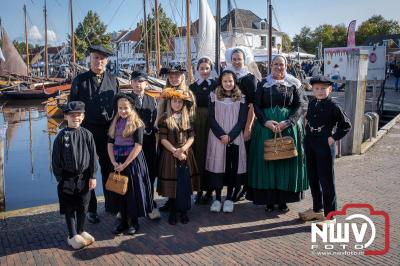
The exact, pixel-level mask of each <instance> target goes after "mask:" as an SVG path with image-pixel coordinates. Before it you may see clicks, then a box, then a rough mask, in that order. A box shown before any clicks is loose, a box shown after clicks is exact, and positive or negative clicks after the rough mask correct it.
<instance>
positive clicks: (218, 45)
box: [215, 0, 221, 75]
mask: <svg viewBox="0 0 400 266" xmlns="http://www.w3.org/2000/svg"><path fill="white" fill-rule="evenodd" d="M215 24H216V25H215V26H216V29H215V68H216V70H217V73H218V75H219V74H220V73H219V72H220V69H221V62H220V53H221V51H220V50H221V43H220V34H221V0H217V14H216V18H215Z"/></svg>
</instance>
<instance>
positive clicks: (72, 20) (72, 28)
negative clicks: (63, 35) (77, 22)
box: [69, 0, 76, 64]
mask: <svg viewBox="0 0 400 266" xmlns="http://www.w3.org/2000/svg"><path fill="white" fill-rule="evenodd" d="M69 8H70V20H71V62H72V63H74V64H75V63H76V57H75V32H74V16H73V13H72V0H69Z"/></svg>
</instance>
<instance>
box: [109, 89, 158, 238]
mask: <svg viewBox="0 0 400 266" xmlns="http://www.w3.org/2000/svg"><path fill="white" fill-rule="evenodd" d="M134 106H135V102H134V100H133V99H132V98H131V97H130V96H128V95H125V94H122V93H120V94H117V95H116V96H115V108H117V110H118V113H117V115H116V116H115V117H114V119H113V121H112V123H111V126H110V129H109V131H108V134H109V140H108V146H107V149H108V156H109V157H110V160H111V163H112V164H113V166H114V171H116V172H120V173H122V174H123V175H126V176H128V190H127V192H126V194H125V195H119V194H116V193H114V192H111V195H110V198H111V204H112V205H114V206H117V207H118V208H119V212H120V214H121V219H120V223H119V224H118V226H117V227H116V228H115V229H114V233H115V234H116V235H119V234H122V233H123V232H125V231H126V232H127V233H128V234H130V235H133V234H135V233H136V232H137V231H138V230H139V219H138V218H139V217H144V216H147V214H148V213H151V212H152V208H153V198H152V194H151V184H150V180H149V172H148V169H147V164H146V160H145V157H144V154H143V150H142V144H143V130H144V124H143V122H142V121H141V120H140V118H139V116H138V114H137V113H136V112H135V110H134Z"/></svg>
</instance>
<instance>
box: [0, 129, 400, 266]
mask: <svg viewBox="0 0 400 266" xmlns="http://www.w3.org/2000/svg"><path fill="white" fill-rule="evenodd" d="M399 173H400V123H399V122H397V124H396V125H395V126H394V127H392V129H390V130H389V132H388V134H386V135H385V136H384V137H383V138H382V139H381V140H380V141H379V142H378V143H377V144H375V145H374V146H373V147H372V148H371V149H370V150H369V151H368V152H367V153H365V154H363V155H359V156H351V157H342V158H340V159H338V160H337V161H336V183H337V192H338V197H339V198H338V203H339V207H342V206H343V205H344V204H347V203H369V204H372V205H373V207H374V208H375V210H383V211H385V212H387V213H388V214H389V216H390V249H389V252H388V253H386V254H385V255H383V256H365V255H337V254H336V255H332V254H331V255H326V254H321V253H315V252H314V253H312V250H311V227H310V223H303V222H301V221H299V220H298V217H297V213H298V212H299V211H302V210H305V209H306V208H309V207H310V206H311V196H310V192H309V191H307V193H306V198H305V199H304V200H303V201H302V202H299V203H294V204H290V205H289V207H290V212H289V213H287V214H279V213H278V212H275V213H272V214H266V213H265V212H264V207H263V206H254V205H253V204H252V203H250V202H248V201H243V202H241V203H239V204H237V205H236V208H235V211H234V213H233V214H224V213H218V214H215V213H210V212H209V210H208V208H209V207H208V206H204V205H202V206H194V207H193V208H192V210H191V211H190V213H189V218H190V219H191V220H190V222H189V224H187V225H182V224H178V225H176V226H171V225H169V224H168V223H167V215H166V214H163V218H162V220H160V221H158V222H154V221H149V220H146V219H142V220H141V221H140V225H141V228H140V231H139V234H137V235H135V236H134V237H131V236H120V237H114V235H113V234H112V233H111V230H112V228H113V226H114V223H115V218H113V217H111V216H109V215H107V214H105V213H104V210H103V205H102V204H101V210H100V215H101V218H102V222H101V223H100V224H97V225H92V224H87V227H86V229H87V231H89V232H90V233H92V234H93V235H94V236H95V238H96V242H95V243H94V244H93V245H92V246H90V247H88V248H85V249H82V250H78V251H73V250H72V249H71V248H70V247H68V246H67V244H66V228H65V223H64V219H63V217H62V216H60V215H59V213H58V211H57V205H56V204H54V205H49V206H43V207H38V208H31V209H27V210H20V211H13V212H7V213H3V214H0V265H305V264H308V265H345V264H346V265H347V264H357V265H400V245H399V244H400V241H399V240H400V227H399V224H400V205H399V196H398V195H399V189H400V175H399ZM21 193H23V192H21ZM161 201H162V200H161V199H159V202H161ZM383 221H384V220H383V219H380V220H379V219H378V221H376V222H375V220H374V223H375V225H376V227H377V235H376V239H377V240H376V243H375V244H373V245H375V247H376V248H379V247H381V246H382V245H383V240H382V239H383V236H382V230H381V229H382V228H383V224H384V222H383ZM334 251H341V249H340V248H338V247H335V249H334Z"/></svg>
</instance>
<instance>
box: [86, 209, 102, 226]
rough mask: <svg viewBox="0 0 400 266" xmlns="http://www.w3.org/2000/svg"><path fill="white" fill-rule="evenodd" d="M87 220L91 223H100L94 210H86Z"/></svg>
mask: <svg viewBox="0 0 400 266" xmlns="http://www.w3.org/2000/svg"><path fill="white" fill-rule="evenodd" d="M86 218H87V220H88V221H89V222H90V223H92V224H97V223H100V219H99V216H98V215H97V213H95V212H88V214H87V215H86Z"/></svg>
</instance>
